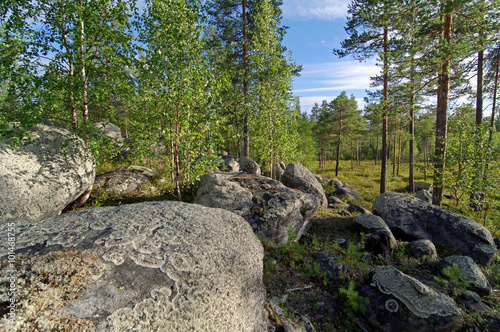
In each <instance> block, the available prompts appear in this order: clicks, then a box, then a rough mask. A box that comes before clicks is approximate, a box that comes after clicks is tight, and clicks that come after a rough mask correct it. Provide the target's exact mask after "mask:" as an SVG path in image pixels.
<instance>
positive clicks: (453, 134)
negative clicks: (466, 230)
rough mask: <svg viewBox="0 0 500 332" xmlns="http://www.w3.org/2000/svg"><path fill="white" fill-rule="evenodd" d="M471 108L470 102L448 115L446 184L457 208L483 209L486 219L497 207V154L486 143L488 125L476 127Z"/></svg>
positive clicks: (499, 184)
mask: <svg viewBox="0 0 500 332" xmlns="http://www.w3.org/2000/svg"><path fill="white" fill-rule="evenodd" d="M473 112H474V110H473V109H472V107H471V106H470V105H469V106H462V107H460V108H458V109H457V111H456V112H455V114H454V115H453V116H452V118H451V119H450V128H451V129H450V135H449V137H448V156H447V158H448V165H449V167H448V171H447V176H446V178H447V187H448V188H449V189H451V190H452V192H453V195H454V197H455V205H456V207H457V208H459V209H460V210H462V211H470V212H472V211H477V210H482V211H484V213H483V220H486V217H487V214H488V212H494V211H498V209H499V207H500V182H499V179H498V176H497V174H498V169H499V163H498V160H499V155H498V154H497V152H496V151H495V150H493V149H492V147H490V146H489V140H488V128H480V130H478V128H477V127H476V125H475V124H474V122H473V120H472V119H473V116H474V113H473Z"/></svg>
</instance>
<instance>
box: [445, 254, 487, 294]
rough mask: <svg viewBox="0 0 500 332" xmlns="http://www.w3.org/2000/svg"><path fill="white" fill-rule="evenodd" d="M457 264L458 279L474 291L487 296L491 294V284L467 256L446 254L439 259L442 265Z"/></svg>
mask: <svg viewBox="0 0 500 332" xmlns="http://www.w3.org/2000/svg"><path fill="white" fill-rule="evenodd" d="M453 264H457V265H458V268H459V269H460V271H461V273H463V274H462V275H461V276H460V280H461V281H464V282H467V283H469V284H470V288H471V289H472V290H474V291H475V292H477V293H479V294H481V295H485V296H488V295H490V294H491V290H492V289H491V285H490V282H489V281H488V279H486V277H485V276H484V274H483V272H482V271H481V269H480V268H479V266H478V265H477V264H476V263H475V262H474V260H473V259H472V258H470V257H468V256H457V255H454V256H448V257H446V258H444V259H442V260H441V261H440V265H441V266H442V267H447V266H452V265H453Z"/></svg>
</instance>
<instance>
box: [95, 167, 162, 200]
mask: <svg viewBox="0 0 500 332" xmlns="http://www.w3.org/2000/svg"><path fill="white" fill-rule="evenodd" d="M158 178H160V174H158V173H156V172H155V171H153V170H152V169H149V168H146V167H142V166H128V167H125V168H118V169H116V170H114V171H112V172H108V173H104V174H102V175H99V176H97V177H96V179H95V182H94V186H95V187H96V188H101V189H103V190H104V191H105V192H109V193H114V194H124V193H131V192H133V191H135V190H137V188H139V186H140V185H142V184H143V183H146V182H148V181H152V180H154V179H158Z"/></svg>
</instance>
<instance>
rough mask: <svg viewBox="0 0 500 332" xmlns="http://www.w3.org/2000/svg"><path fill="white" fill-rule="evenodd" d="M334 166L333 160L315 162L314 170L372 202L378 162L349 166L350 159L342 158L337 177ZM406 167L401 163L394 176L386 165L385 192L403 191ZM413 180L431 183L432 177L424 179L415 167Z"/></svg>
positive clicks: (377, 190)
mask: <svg viewBox="0 0 500 332" xmlns="http://www.w3.org/2000/svg"><path fill="white" fill-rule="evenodd" d="M335 166H336V162H335V161H329V162H326V163H325V165H324V166H323V167H322V168H320V167H319V165H318V164H316V167H315V169H314V171H315V173H318V174H321V175H323V176H326V177H330V178H337V179H339V180H340V181H342V182H343V183H347V184H348V185H349V186H350V187H351V188H352V189H354V190H355V191H356V192H357V193H358V194H359V196H361V198H363V200H365V201H368V202H372V201H373V200H374V199H375V198H377V196H378V195H379V194H380V172H381V165H380V163H378V164H377V165H375V162H374V161H373V160H369V161H363V162H361V164H360V166H354V168H351V162H350V161H348V160H342V161H340V170H339V176H337V177H336V176H335ZM408 169H409V167H408V164H401V166H400V169H399V175H398V174H395V176H393V175H392V165H389V166H388V171H387V183H386V191H387V192H403V191H404V189H405V188H406V187H407V186H408V181H409V175H408V173H409V171H408ZM415 182H427V183H432V177H430V176H427V181H425V176H424V172H422V171H420V170H418V169H417V167H415Z"/></svg>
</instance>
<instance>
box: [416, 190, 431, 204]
mask: <svg viewBox="0 0 500 332" xmlns="http://www.w3.org/2000/svg"><path fill="white" fill-rule="evenodd" d="M415 197H416V198H418V199H421V200H423V201H424V202H426V203H429V204H432V194H431V193H430V192H429V191H428V190H426V189H422V190H420V191H419V192H417V194H416V195H415Z"/></svg>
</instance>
